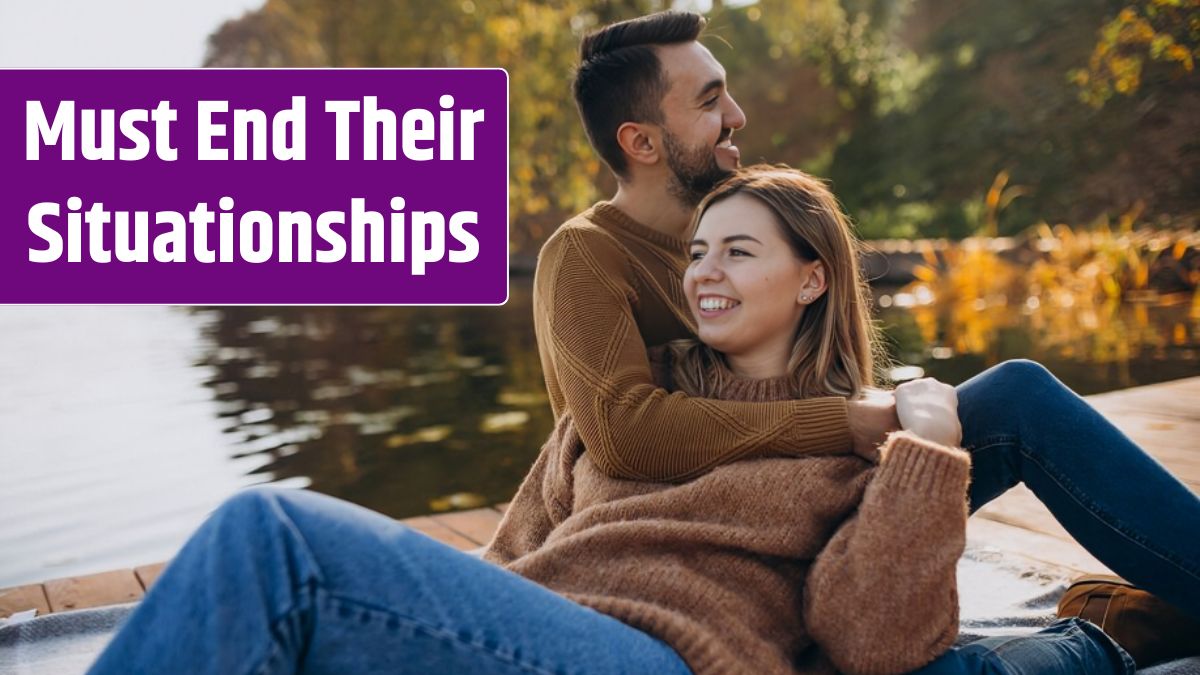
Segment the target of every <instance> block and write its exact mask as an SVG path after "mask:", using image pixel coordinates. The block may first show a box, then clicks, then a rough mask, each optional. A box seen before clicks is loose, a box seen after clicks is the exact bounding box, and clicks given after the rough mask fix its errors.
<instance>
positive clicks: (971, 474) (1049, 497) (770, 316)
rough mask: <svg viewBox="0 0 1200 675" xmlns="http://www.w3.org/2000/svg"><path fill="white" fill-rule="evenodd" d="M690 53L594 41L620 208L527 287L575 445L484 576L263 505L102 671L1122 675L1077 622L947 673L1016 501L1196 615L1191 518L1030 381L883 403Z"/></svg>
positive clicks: (1187, 508) (437, 547) (829, 270)
mask: <svg viewBox="0 0 1200 675" xmlns="http://www.w3.org/2000/svg"><path fill="white" fill-rule="evenodd" d="M702 28H703V19H702V18H701V17H699V16H698V15H694V14H687V13H662V14H656V15H653V16H650V17H645V18H642V19H638V20H635V21H630V22H624V23H620V24H615V25H612V26H609V27H607V28H604V29H602V30H600V31H599V32H597V33H594V34H592V35H590V36H588V37H587V38H586V39H585V40H584V43H583V46H582V63H581V66H580V68H579V71H578V74H577V76H576V81H575V96H576V100H577V102H578V105H579V109H580V112H581V115H582V117H583V121H584V125H585V127H586V128H587V131H588V135H589V137H590V139H591V141H592V143H593V145H594V146H595V148H596V150H597V151H598V152H599V154H600V155H601V156H602V158H603V159H604V160H605V161H606V162H607V163H608V165H609V166H610V167H611V168H612V170H613V171H614V173H616V174H617V176H618V184H619V188H618V192H617V195H616V196H615V197H614V199H613V200H612V201H611V202H604V203H600V204H598V205H596V206H595V207H593V208H592V209H589V210H588V211H587V212H585V213H584V214H581V215H580V216H578V217H577V218H575V219H572V220H571V221H569V222H568V223H567V224H565V225H564V226H563V227H562V228H560V229H559V231H558V232H557V233H556V234H555V235H554V236H553V237H552V238H551V240H550V241H549V242H548V243H547V245H546V247H545V248H544V249H543V251H542V255H541V257H540V259H539V262H538V273H537V279H536V282H535V312H534V314H535V325H536V329H537V335H538V344H539V350H540V354H541V359H542V364H543V367H544V370H545V376H546V382H547V386H548V389H549V393H550V397H551V402H552V405H553V408H554V412H555V414H556V416H557V418H558V424H557V426H556V428H555V430H554V433H553V434H552V436H551V438H550V439H549V440H548V442H547V443H546V445H545V446H544V447H543V449H542V452H541V454H540V455H539V457H538V459H537V461H536V462H535V464H534V466H533V468H532V469H531V471H530V474H529V475H528V476H527V478H526V480H525V482H524V483H523V484H522V486H521V488H520V490H519V492H518V494H517V496H516V498H515V499H514V501H513V504H512V506H511V507H510V510H509V512H508V513H507V514H506V516H505V518H504V521H503V522H502V523H501V526H500V529H499V530H498V532H497V534H496V537H495V539H494V540H493V542H492V543H491V545H490V546H489V547H488V549H487V551H486V552H485V558H486V559H487V560H488V561H490V562H484V561H480V560H478V559H476V558H474V557H472V556H469V555H465V554H462V553H459V552H457V551H453V550H451V549H449V548H447V547H445V546H443V545H441V544H438V543H436V542H434V541H432V540H429V539H427V538H425V537H423V536H422V535H420V534H417V533H414V532H412V531H409V530H407V529H406V528H404V527H402V526H400V525H398V524H397V523H395V522H394V521H392V520H391V519H389V518H386V517H384V516H382V515H380V514H376V513H372V512H370V511H367V510H365V509H361V508H359V507H356V506H353V505H349V504H346V503H344V502H340V501H338V500H334V499H331V498H328V497H324V496H321V495H316V494H312V493H306V492H302V491H296V492H284V491H271V490H250V491H246V492H244V493H242V494H240V495H238V496H235V497H233V498H232V499H230V500H229V501H228V502H226V503H225V504H224V505H223V506H222V507H221V508H219V509H218V510H217V511H216V512H215V513H214V514H213V515H212V517H211V518H210V519H209V520H208V521H207V522H206V523H205V524H204V525H203V526H202V527H201V528H200V529H199V530H198V531H197V532H196V533H195V534H194V535H193V536H192V538H191V539H190V540H189V541H188V543H187V544H186V545H185V546H184V548H183V550H182V551H181V552H180V553H179V555H178V556H177V557H176V558H175V560H174V561H173V562H172V563H171V565H170V566H168V568H167V570H166V571H165V573H164V574H163V576H162V577H161V578H160V579H159V581H158V582H157V583H156V584H155V586H154V587H153V588H152V589H151V591H150V592H149V593H148V594H147V596H146V598H145V600H144V601H143V602H142V604H141V605H140V606H139V607H138V608H137V610H136V611H135V612H134V614H133V615H132V616H131V617H130V619H129V620H128V622H127V624H126V625H125V626H124V627H123V629H122V630H121V632H120V633H119V634H118V635H117V636H116V638H115V639H114V640H113V642H112V643H111V644H110V646H109V648H108V649H107V650H106V652H105V653H104V654H102V655H101V657H100V659H99V661H98V662H97V663H96V664H95V666H94V667H93V671H92V672H95V673H143V672H144V673H158V672H212V673H246V672H253V673H258V672H296V671H304V672H314V673H315V672H328V673H357V672H412V673H508V672H512V673H558V672H579V673H664V674H669V673H724V672H735V673H736V672H746V673H773V672H777V673H796V672H801V673H804V672H832V671H834V670H841V671H844V672H895V673H901V672H909V671H918V670H919V671H920V672H926V673H984V672H987V673H1006V672H1048V673H1049V672H1080V671H1085V672H1089V673H1090V672H1095V673H1102V672H1129V671H1131V670H1132V669H1133V667H1134V665H1133V660H1132V658H1131V657H1130V655H1129V654H1128V653H1127V652H1126V651H1125V650H1124V649H1123V648H1122V647H1121V646H1120V645H1118V643H1117V642H1115V641H1114V640H1113V639H1111V638H1110V637H1108V636H1106V635H1105V634H1104V633H1103V632H1102V631H1101V630H1100V629H1098V628H1097V627H1096V626H1094V625H1092V624H1090V623H1087V622H1085V621H1081V620H1078V619H1068V620H1064V621H1061V622H1059V623H1057V624H1055V625H1054V626H1052V627H1050V628H1048V629H1046V630H1044V631H1042V632H1041V633H1037V634H1034V635H1033V636H1029V637H1023V638H1009V639H997V638H991V639H989V640H985V641H982V642H980V643H975V644H973V645H969V646H967V647H961V648H956V647H953V644H954V641H955V638H956V635H957V593H956V587H955V577H954V569H955V562H956V560H957V558H958V557H959V555H960V553H961V552H962V548H963V540H964V529H965V520H966V517H967V513H968V510H974V509H976V508H978V507H979V506H981V505H983V504H984V503H986V502H987V501H989V500H991V499H993V498H994V497H996V496H998V495H1000V494H1001V493H1003V492H1004V491H1005V490H1007V489H1008V488H1010V487H1012V486H1013V485H1015V484H1017V483H1018V482H1025V484H1026V485H1028V486H1029V487H1030V488H1031V489H1032V490H1033V491H1034V492H1035V493H1036V494H1037V495H1038V496H1039V497H1040V498H1041V499H1042V501H1043V502H1045V503H1046V504H1047V506H1049V507H1050V509H1051V510H1052V511H1053V512H1054V514H1055V515H1056V516H1057V517H1058V518H1059V520H1060V521H1061V522H1062V523H1063V524H1064V526H1065V527H1066V528H1067V529H1068V530H1069V531H1071V532H1072V534H1073V535H1074V536H1076V537H1077V538H1078V539H1079V540H1080V541H1081V542H1082V543H1083V544H1084V545H1085V546H1087V548H1088V549H1089V550H1090V551H1092V553H1094V554H1095V555H1096V556H1097V557H1098V558H1100V559H1101V560H1102V561H1104V562H1105V563H1106V564H1107V565H1109V566H1110V567H1112V568H1113V569H1114V570H1116V571H1117V572H1119V573H1121V574H1123V575H1125V576H1126V577H1127V578H1129V579H1131V580H1132V581H1134V582H1137V583H1139V584H1142V585H1144V586H1145V587H1146V588H1148V589H1149V590H1151V591H1153V592H1154V593H1156V594H1157V595H1158V596H1160V597H1162V598H1163V599H1165V600H1167V601H1169V602H1171V603H1173V604H1174V605H1176V606H1178V607H1179V608H1181V609H1183V610H1185V611H1187V612H1189V613H1191V614H1193V615H1200V538H1198V537H1196V536H1195V535H1196V533H1197V532H1200V500H1197V498H1196V496H1195V495H1193V494H1192V493H1191V492H1190V491H1189V490H1188V489H1187V488H1186V487H1185V486H1184V485H1182V484H1181V483H1180V482H1179V481H1177V480H1175V479H1174V478H1173V477H1171V476H1170V475H1169V474H1168V473H1167V472H1166V471H1165V470H1164V469H1163V468H1162V467H1161V466H1159V465H1158V464H1157V463H1156V462H1155V461H1154V460H1153V459H1152V458H1150V457H1148V456H1147V455H1146V454H1145V453H1144V452H1142V451H1141V450H1140V449H1139V448H1137V447H1136V446H1135V445H1134V444H1133V443H1132V442H1131V441H1129V440H1128V439H1127V438H1125V437H1124V436H1123V435H1122V434H1121V433H1120V432H1119V431H1117V430H1116V429H1115V428H1114V427H1112V425H1111V424H1109V423H1108V422H1107V421H1106V420H1104V419H1103V417H1102V416H1100V415H1099V414H1098V413H1097V412H1095V411H1094V410H1092V409H1091V408H1090V407H1089V406H1088V405H1087V404H1086V403H1085V402H1083V401H1082V400H1081V399H1079V398H1078V397H1077V396H1075V395H1074V394H1073V393H1071V392H1070V391H1069V390H1067V389H1066V388H1065V387H1063V385H1062V384H1060V383H1059V382H1058V381H1057V380H1055V379H1054V378H1053V376H1051V375H1050V374H1049V373H1047V372H1046V371H1045V370H1044V369H1042V368H1041V367H1040V366H1037V365H1036V364H1032V363H1028V362H1010V363H1006V364H1001V365H1000V366H997V367H995V368H993V369H991V370H989V371H987V372H985V373H983V374H981V375H979V376H977V377H975V378H973V379H972V380H970V381H968V382H967V383H965V384H963V385H961V386H960V387H958V388H957V390H955V389H952V388H950V387H948V386H946V385H942V384H939V383H937V382H934V381H932V380H921V381H917V382H914V383H909V384H905V385H902V386H901V387H899V388H898V389H897V390H896V391H895V392H881V391H877V390H874V389H872V388H871V385H872V383H873V351H874V349H875V346H876V343H875V341H874V336H873V332H872V330H873V329H872V325H871V322H870V320H869V317H868V309H867V300H866V294H865V289H864V284H863V281H862V279H861V276H860V271H859V269H858V265H857V257H858V251H857V249H856V243H855V240H854V238H853V235H852V234H851V232H850V230H849V227H848V224H847V221H846V219H845V217H844V216H843V215H842V214H841V212H840V210H839V207H838V205H837V203H836V201H835V199H834V198H833V197H832V195H830V194H829V192H828V191H827V190H826V189H825V187H824V186H823V185H822V184H821V183H820V182H819V181H816V180H814V179H812V178H810V177H808V176H806V175H804V174H802V173H800V172H796V171H792V170H788V169H782V168H771V167H754V168H751V169H747V170H743V171H736V169H737V165H738V159H739V158H738V154H737V150H736V148H735V147H734V146H733V145H732V143H731V142H730V141H731V135H732V133H733V131H734V130H735V129H737V128H740V127H741V126H742V125H743V124H744V123H745V118H744V115H743V114H742V112H741V110H740V109H739V108H738V107H737V104H736V103H735V102H734V101H733V99H732V98H731V96H730V94H729V92H728V91H727V89H726V85H725V80H724V71H723V69H722V68H721V67H720V65H719V64H718V63H717V62H716V60H715V59H714V58H713V57H712V55H711V54H710V53H709V52H708V51H707V50H706V49H705V48H704V47H703V46H701V44H700V43H699V42H698V41H697V39H698V38H699V35H700V32H701V30H702ZM689 242H690V243H689ZM681 280H682V283H681ZM693 336H698V337H699V341H695V340H694V339H692V338H693ZM652 345H665V346H663V347H658V348H655V349H651V350H647V346H652ZM901 428H902V430H901ZM960 447H965V448H967V449H966V450H963V449H959V448H960Z"/></svg>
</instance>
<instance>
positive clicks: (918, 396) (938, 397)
mask: <svg viewBox="0 0 1200 675" xmlns="http://www.w3.org/2000/svg"><path fill="white" fill-rule="evenodd" d="M896 414H897V416H898V417H899V418H900V426H901V428H903V429H906V430H908V431H911V432H913V433H914V434H916V435H918V436H920V437H921V438H924V439H925V440H927V441H932V442H934V443H939V444H941V445H945V446H949V447H952V448H953V447H958V446H959V445H962V424H960V423H959V421H958V392H956V391H955V390H954V387H952V386H950V385H948V384H944V383H942V382H938V381H937V380H935V379H933V378H932V377H925V378H921V379H919V380H913V381H911V382H905V383H904V384H901V385H900V386H898V387H896Z"/></svg>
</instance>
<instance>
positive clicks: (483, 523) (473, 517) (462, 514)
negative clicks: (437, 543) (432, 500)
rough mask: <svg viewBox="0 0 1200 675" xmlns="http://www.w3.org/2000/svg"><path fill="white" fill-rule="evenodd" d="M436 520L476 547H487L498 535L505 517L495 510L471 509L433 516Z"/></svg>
mask: <svg viewBox="0 0 1200 675" xmlns="http://www.w3.org/2000/svg"><path fill="white" fill-rule="evenodd" d="M431 517H432V518H433V519H434V520H436V521H437V522H439V523H441V524H442V525H445V526H446V527H448V528H450V529H452V530H454V531H455V532H458V533H459V534H461V535H463V536H464V537H466V538H467V539H470V540H471V541H473V542H475V544H476V546H487V545H488V543H489V542H491V541H492V535H494V534H495V533H496V527H498V526H499V525H500V519H501V518H502V517H503V516H501V515H500V513H499V512H497V511H495V510H494V509H471V510H470V511H452V512H450V513H439V514H438V515H436V516H431Z"/></svg>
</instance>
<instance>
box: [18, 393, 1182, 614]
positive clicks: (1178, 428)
mask: <svg viewBox="0 0 1200 675" xmlns="http://www.w3.org/2000/svg"><path fill="white" fill-rule="evenodd" d="M1088 401H1089V402H1090V403H1091V404H1092V405H1094V406H1096V408H1097V409H1099V410H1100V411H1101V412H1103V413H1104V414H1105V415H1106V416H1107V417H1108V418H1109V419H1110V420H1112V421H1113V423H1114V424H1116V425H1117V426H1118V427H1119V428H1120V429H1121V430H1122V431H1124V432H1125V433H1126V434H1128V435H1129V436H1130V437H1131V438H1133V439H1134V440H1135V441H1136V442H1137V443H1138V444H1139V445H1141V446H1142V447H1143V448H1146V450H1147V451H1149V452H1150V454H1152V455H1154V457H1156V458H1157V459H1158V460H1159V461H1160V462H1162V463H1163V465H1165V466H1166V467H1167V468H1168V469H1170V470H1171V472H1172V473H1174V474H1175V475H1176V476H1178V477H1179V478H1180V479H1181V480H1183V482H1184V483H1186V484H1187V485H1188V486H1189V487H1190V488H1191V489H1192V490H1193V491H1194V492H1197V493H1200V377H1195V378H1189V379H1186V380H1177V381H1174V382H1167V383H1163V384H1156V385H1150V386H1145V387H1136V388H1133V389H1126V390H1123V391H1116V392H1110V393H1107V394H1099V395H1096V396H1090V397H1088ZM1136 487H1137V486H1130V489H1136ZM506 507H507V504H500V505H497V506H495V507H491V508H483V509H474V510H471V511H456V512H452V513H443V514H434V515H429V516H419V517H416V518H408V519H404V520H401V521H400V522H401V523H404V524H405V525H408V526H409V527H411V528H413V529H415V530H418V531H420V532H423V533H425V534H427V535H429V536H430V537H432V538H434V539H437V540H438V541H441V542H444V543H446V544H448V545H450V546H452V547H454V548H456V549H459V550H470V549H474V548H478V547H480V546H484V545H486V544H487V542H488V541H489V540H490V539H491V536H492V533H493V532H494V531H495V529H496V526H497V525H498V524H499V523H500V517H501V516H502V514H503V513H504V509H505V508H506ZM967 539H968V542H969V543H970V544H971V545H973V546H985V547H990V548H994V549H998V550H1000V551H1003V552H1004V553H1006V554H1011V555H1016V556H1022V557H1025V558H1028V559H1030V560H1034V561H1037V562H1038V563H1040V564H1042V565H1046V564H1049V565H1052V566H1056V567H1059V568H1062V569H1063V570H1064V571H1067V572H1069V573H1076V572H1079V573H1083V572H1104V571H1106V569H1105V567H1104V566H1103V565H1102V564H1101V563H1100V562H1099V561H1097V560H1096V559H1095V558H1093V557H1092V556H1091V555H1089V554H1088V553H1087V552H1086V551H1084V550H1083V548H1082V547H1080V546H1079V545H1078V544H1076V543H1075V542H1074V541H1073V540H1072V539H1071V537H1070V535H1068V534H1067V533H1066V531H1065V530H1063V529H1062V527H1061V526H1060V525H1059V524H1058V523H1057V522H1056V521H1055V520H1054V518H1053V517H1052V516H1051V515H1050V513H1049V512H1048V511H1047V510H1046V509H1045V507H1043V506H1042V505H1041V503H1040V502H1039V501H1038V500H1037V499H1036V498H1035V497H1034V496H1033V494H1032V493H1030V492H1029V490H1027V489H1025V488H1024V487H1023V486H1022V487H1018V488H1016V489H1014V490H1011V491H1010V492H1009V493H1007V494H1005V495H1004V496H1003V497H1001V498H1000V499H997V500H996V501H995V502H993V503H991V504H989V505H988V506H986V507H985V508H983V509H981V510H980V511H979V513H977V514H975V516H974V517H972V518H971V520H970V521H969V523H968V527H967ZM164 566H165V563H156V564H152V565H145V566H142V567H136V568H134V569H127V570H116V571H112V572H102V573H99V574H91V575H87V576H81V577H71V578H66V579H55V580H52V581H47V582H45V583H40V584H30V585H27V586H19V587H16V588H9V589H3V590H0V618H3V617H6V616H9V615H11V614H12V613H14V612H19V611H23V610H28V609H37V610H38V614H39V615H41V614H49V613H52V612H62V611H67V610H73V609H83V608H86V607H100V606H104V605H111V604H117V603H123V602H131V601H134V600H137V599H138V598H141V597H142V596H143V595H144V594H145V592H146V589H147V588H149V587H150V586H151V584H153V583H154V580H155V579H157V578H158V575H159V574H160V573H161V572H162V569H163V567H164Z"/></svg>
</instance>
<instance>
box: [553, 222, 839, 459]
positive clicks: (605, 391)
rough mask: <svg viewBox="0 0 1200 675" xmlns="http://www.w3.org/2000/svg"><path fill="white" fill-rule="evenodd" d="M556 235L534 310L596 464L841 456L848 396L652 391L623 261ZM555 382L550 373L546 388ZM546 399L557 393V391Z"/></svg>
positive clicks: (586, 242)
mask: <svg viewBox="0 0 1200 675" xmlns="http://www.w3.org/2000/svg"><path fill="white" fill-rule="evenodd" d="M589 234H593V233H588V232H585V231H581V230H579V229H572V228H563V229H561V230H560V231H559V232H558V233H557V235H556V236H555V237H553V238H552V239H551V240H550V241H549V242H547V244H546V246H545V247H544V248H543V250H542V253H541V255H540V256H539V259H538V271H537V277H536V280H535V289H534V301H535V308H534V315H535V325H536V327H537V333H538V340H539V343H540V349H541V350H542V354H543V364H544V365H545V366H546V367H547V368H548V369H553V375H554V377H553V381H554V382H555V384H556V385H557V389H558V392H559V395H560V396H561V399H562V401H563V406H564V407H565V410H560V411H556V412H558V414H562V413H564V412H569V413H570V414H571V415H572V416H573V417H574V419H575V424H576V425H577V427H578V431H579V435H580V437H582V439H583V444H584V446H585V447H586V448H587V451H588V453H590V455H591V458H592V461H593V462H595V464H596V466H597V468H599V469H600V471H602V472H603V473H605V474H607V475H608V476H611V477H614V478H624V479H631V480H651V481H683V480H687V479H690V478H694V477H696V476H699V475H702V474H704V473H705V472H707V471H708V470H710V469H711V468H713V467H715V466H718V465H720V464H724V463H728V462H732V461H734V460H737V459H740V458H742V457H745V456H748V455H758V454H762V455H778V454H782V455H803V454H806V453H839V452H848V451H849V450H850V448H851V447H852V441H851V437H850V431H849V423H848V420H847V406H846V401H845V399H844V398H841V397H825V398H813V399H807V400H803V401H781V402H775V403H745V402H733V401H717V400H712V399H702V398H696V397H689V396H686V395H684V394H682V393H678V392H676V393H668V392H667V391H666V390H664V389H661V388H660V387H658V386H657V385H655V384H654V382H653V379H652V376H651V371H650V365H649V362H648V360H647V356H646V344H645V342H644V340H643V339H642V336H641V333H640V332H639V329H638V325H637V321H636V319H635V315H634V308H633V303H634V301H635V300H634V299H635V298H636V290H635V288H634V286H633V284H632V282H631V280H630V278H629V277H630V274H631V273H630V272H629V262H628V261H627V260H626V256H627V254H626V253H624V252H622V251H619V250H617V248H616V247H615V246H614V245H612V244H609V243H606V242H604V241H603V236H604V235H602V234H601V235H599V236H590V237H589ZM549 380H550V378H548V381H549ZM552 395H553V391H552Z"/></svg>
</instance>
